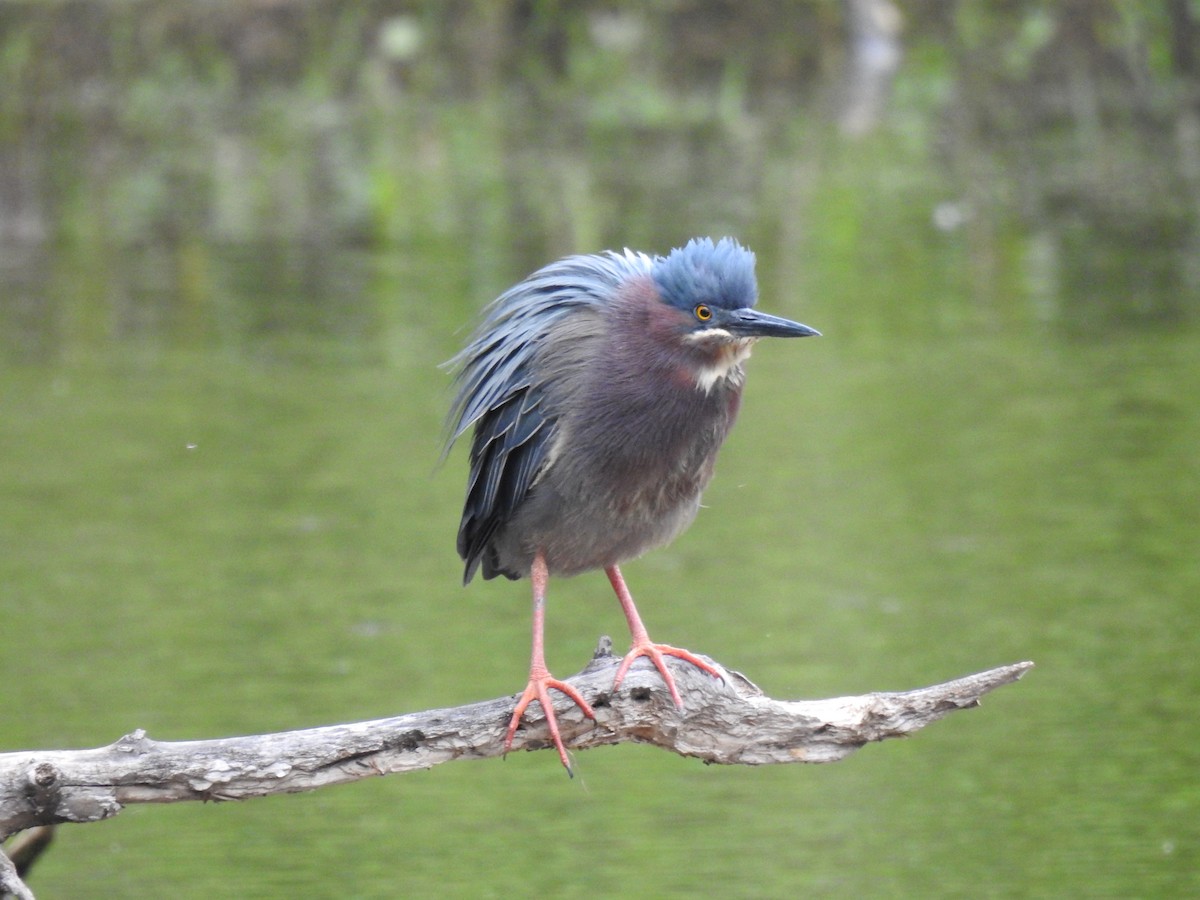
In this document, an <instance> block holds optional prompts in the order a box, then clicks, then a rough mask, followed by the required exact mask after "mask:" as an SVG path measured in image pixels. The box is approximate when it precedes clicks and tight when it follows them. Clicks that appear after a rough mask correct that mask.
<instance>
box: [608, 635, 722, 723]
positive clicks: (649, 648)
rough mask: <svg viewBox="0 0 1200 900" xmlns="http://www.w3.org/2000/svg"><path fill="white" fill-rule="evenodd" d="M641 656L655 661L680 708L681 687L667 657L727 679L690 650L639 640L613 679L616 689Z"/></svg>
mask: <svg viewBox="0 0 1200 900" xmlns="http://www.w3.org/2000/svg"><path fill="white" fill-rule="evenodd" d="M640 656H648V657H649V658H650V661H651V662H652V663H654V668H656V669H658V672H659V674H660V675H662V679H663V681H664V682H666V685H667V690H669V691H670V692H671V699H672V700H674V701H675V706H676V707H678V708H679V709H683V698H682V697H680V696H679V689H678V688H677V687H675V678H674V677H673V676H672V675H671V671H670V669H668V668H667V660H666V657H668V656H674V657H675V658H676V659H682V660H683V661H684V662H689V663H691V664H692V665H693V666H695V667H696V668H697V669H700V670H701V671H704V672H707V673H708V674H709V675H712V676H713V677H714V678H718V679H720V680H721V681H724V680H725V676H724V675H722V674H721V672H720V671H718V670H717V669H715V668H713V666H711V665H710V664H709V663H707V662H705V661H704V660H702V659H701V658H700V657H698V656H696V654H694V653H692V652H691V651H689V650H683V649H680V648H679V647H672V646H670V645H669V644H653V643H651V642H650V641H637V642H635V643H634V645H633V648H632V649H631V650H630V651H629V652H628V653H626V654H625V658H624V659H623V660H621V665H620V667H619V668H618V669H617V677H616V678H614V679H613V690H614V691H615V690H616V689H617V688H619V687H620V686H621V682H622V681H624V680H625V675H626V673H627V672H628V671H629V667H630V666H631V665H633V662H634V660H636V659H637V658H638V657H640Z"/></svg>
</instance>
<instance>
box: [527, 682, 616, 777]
mask: <svg viewBox="0 0 1200 900" xmlns="http://www.w3.org/2000/svg"><path fill="white" fill-rule="evenodd" d="M551 689H554V690H556V691H558V692H559V693H562V694H565V695H566V696H567V698H568V699H570V700H571V702H572V703H574V704H575V705H576V706H578V707H579V708H580V710H582V711H583V714H584V715H585V716H587V717H588V718H589V719H595V718H596V714H595V712H593V711H592V708H591V706H589V705H588V702H587V701H586V700H584V699H583V696H582V695H581V694H580V693H579V691H577V690H575V688H573V687H571V685H569V684H567V683H566V682H565V681H559V680H558V679H557V678H554V677H552V676H551V675H550V673H549V672H547V671H545V670H542V671H540V672H538V671H531V672H530V673H529V683H528V684H527V685H525V690H524V692H522V694H521V699H519V700H518V701H517V708H516V709H514V710H513V714H512V718H511V719H509V720H508V731H507V732H506V733H505V735H504V752H505V754H507V753H508V751H509V750H510V749H512V742H513V736H514V735H516V733H517V726H518V725H520V724H521V716H522V715H523V714H524V712H525V709H526V707H528V706H529V704H530V703H532V702H533V701H534V700H536V701H537V702H538V703H539V704H541V707H542V713H543V714H544V715H545V716H546V728H547V729H548V730H549V731H550V739H551V740H552V741H554V747H555V749H557V750H558V758H559V759H560V760H562V764H563V768H565V769H566V770H567V774H568V775H570V776H571V777H572V778H574V777H575V773H574V772H572V771H571V761H570V760H569V759H568V758H567V748H566V747H564V746H563V742H562V738H561V737H560V736H559V733H558V719H557V718H555V716H554V704H553V703H551V702H550V690H551Z"/></svg>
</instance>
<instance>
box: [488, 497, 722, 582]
mask: <svg viewBox="0 0 1200 900" xmlns="http://www.w3.org/2000/svg"><path fill="white" fill-rule="evenodd" d="M556 480H557V479H545V480H543V481H542V482H540V483H539V484H538V485H537V486H536V487H535V488H534V489H533V490H532V491H531V492H530V494H529V496H528V497H527V499H526V501H525V502H524V503H523V504H522V505H521V508H520V509H519V510H518V511H517V513H516V515H515V516H514V517H513V519H512V521H511V522H510V523H509V524H508V525H507V527H505V528H504V530H503V533H502V534H501V535H499V536H498V540H497V541H496V543H495V549H496V551H497V560H498V562H499V564H500V567H501V568H503V569H509V570H512V571H519V572H522V573H523V572H527V571H528V570H529V566H530V563H531V562H532V559H533V555H534V553H535V552H537V551H538V550H540V551H541V552H542V553H543V554H544V555H545V557H546V564H547V567H548V568H549V570H550V573H551V574H552V575H560V576H561V575H578V574H579V573H581V572H585V571H588V570H590V569H600V568H605V567H607V566H612V565H618V564H620V563H622V562H625V561H626V560H630V559H633V558H635V557H637V556H640V555H642V554H643V553H645V552H646V551H648V550H652V549H654V548H655V547H659V546H662V545H663V544H666V543H668V542H670V541H671V540H673V539H674V538H675V537H677V536H678V535H679V534H680V533H681V532H682V531H684V530H685V529H686V528H687V527H688V525H690V524H691V523H692V520H693V519H695V518H696V513H697V511H698V510H699V508H700V492H701V490H702V488H703V487H704V484H703V482H704V481H706V480H707V479H702V478H701V477H699V476H698V475H695V474H693V475H689V476H685V477H676V478H673V479H672V478H666V479H659V480H657V481H652V482H647V483H644V484H638V485H636V486H635V485H628V486H627V487H626V488H625V489H623V490H620V491H612V490H608V491H605V490H603V489H601V488H596V487H592V488H591V489H590V490H589V489H587V488H586V487H585V490H584V492H583V493H584V494H586V496H580V493H581V492H580V491H578V490H574V491H570V492H564V491H562V490H560V489H559V486H558V485H557V484H556V483H555V481H556Z"/></svg>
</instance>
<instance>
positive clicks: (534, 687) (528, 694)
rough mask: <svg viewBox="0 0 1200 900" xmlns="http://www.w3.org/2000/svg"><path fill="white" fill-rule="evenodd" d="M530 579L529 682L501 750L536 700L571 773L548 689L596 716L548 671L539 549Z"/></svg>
mask: <svg viewBox="0 0 1200 900" xmlns="http://www.w3.org/2000/svg"><path fill="white" fill-rule="evenodd" d="M529 579H530V581H531V582H532V583H533V651H532V653H531V655H530V660H529V683H528V684H527V685H525V690H524V691H523V692H522V694H521V699H519V700H518V701H517V708H516V709H514V710H513V714H512V718H511V719H509V720H508V732H507V733H506V734H505V735H504V752H505V753H508V751H509V749H510V748H511V747H512V742H513V736H514V735H515V734H516V733H517V726H518V725H520V724H521V715H522V713H524V712H525V709H526V707H528V706H529V704H530V703H531V702H532V701H534V700H536V701H537V702H538V703H540V704H541V707H542V713H543V714H544V715H545V716H546V727H547V728H548V729H549V730H550V738H551V740H553V741H554V746H555V747H556V748H557V749H558V758H559V759H560V760H562V764H563V767H564V768H565V769H566V770H567V774H568V775H570V776H571V777H574V775H575V773H574V772H572V771H571V762H570V760H569V759H568V758H567V749H566V748H565V747H564V746H563V742H562V738H561V737H559V734H558V720H557V719H556V718H555V717H554V705H553V704H552V703H551V702H550V690H551V689H554V690H556V691H559V692H561V693H563V694H566V695H567V697H568V698H570V700H571V701H572V702H573V703H574V704H575V705H576V706H578V707H579V708H580V709H581V710H583V714H584V715H585V716H587V717H588V718H589V719H595V718H596V714H595V713H594V712H593V711H592V708H591V707H590V706H589V705H588V702H587V701H586V700H584V699H583V697H582V696H581V695H580V693H579V691H577V690H575V688H573V687H571V685H569V684H567V683H566V682H565V681H559V680H558V679H557V678H554V677H553V676H552V675H551V674H550V670H549V669H547V668H546V653H545V649H544V646H543V644H544V641H543V631H544V629H545V624H546V583H547V582H548V581H549V580H550V573H549V571H548V570H547V568H546V558H545V557H544V556H543V555H542V554H541V552H540V551H539V552H538V554H537V555H536V556H534V558H533V567H532V569H531V570H530V572H529Z"/></svg>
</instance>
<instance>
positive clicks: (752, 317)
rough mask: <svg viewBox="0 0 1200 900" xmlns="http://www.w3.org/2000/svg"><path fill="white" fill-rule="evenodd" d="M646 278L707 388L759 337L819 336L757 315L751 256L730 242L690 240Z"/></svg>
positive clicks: (790, 323)
mask: <svg viewBox="0 0 1200 900" xmlns="http://www.w3.org/2000/svg"><path fill="white" fill-rule="evenodd" d="M651 278H652V279H653V281H654V285H655V287H656V288H657V291H658V295H659V299H660V300H661V303H662V307H661V308H660V314H661V315H660V317H659V318H660V321H661V322H662V323H663V324H665V325H666V326H667V328H668V329H669V331H670V333H671V334H672V335H673V337H674V339H675V340H676V341H677V342H678V346H679V347H680V349H681V350H683V351H684V352H685V353H687V355H689V356H691V357H692V358H693V359H694V360H695V365H696V377H697V382H698V383H699V384H700V385H701V386H702V387H704V388H705V389H706V390H707V389H708V388H710V387H711V386H712V385H713V384H714V383H715V382H716V381H717V380H719V379H720V378H722V377H724V376H725V375H726V374H728V373H729V372H730V371H731V370H732V369H733V368H734V367H735V366H737V365H738V364H739V363H741V362H742V360H744V359H745V358H746V357H747V356H748V355H749V354H750V347H751V346H752V345H753V343H754V342H755V341H756V340H758V339H759V338H764V337H811V336H813V335H819V334H820V332H819V331H817V330H815V329H813V328H809V327H808V326H807V325H801V324H800V323H799V322H793V321H791V320H789V319H783V318H780V317H779V316H772V315H770V314H768V313H764V312H759V311H758V310H756V309H755V308H754V304H755V302H756V301H757V300H758V283H757V281H756V279H755V277H754V254H753V253H751V252H750V251H749V250H747V249H746V248H745V247H743V246H742V245H741V244H739V243H738V242H737V241H735V240H734V239H732V238H721V239H720V240H719V241H717V242H716V243H714V242H713V241H712V240H711V239H710V238H694V239H692V240H691V241H689V242H688V243H687V245H686V246H684V247H680V248H678V249H676V250H672V251H671V253H670V254H668V255H667V256H665V257H658V258H656V259H655V260H654V264H653V267H652V269H651Z"/></svg>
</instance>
